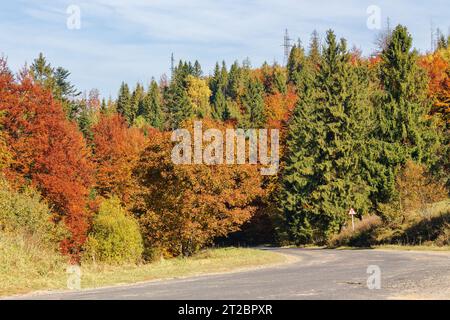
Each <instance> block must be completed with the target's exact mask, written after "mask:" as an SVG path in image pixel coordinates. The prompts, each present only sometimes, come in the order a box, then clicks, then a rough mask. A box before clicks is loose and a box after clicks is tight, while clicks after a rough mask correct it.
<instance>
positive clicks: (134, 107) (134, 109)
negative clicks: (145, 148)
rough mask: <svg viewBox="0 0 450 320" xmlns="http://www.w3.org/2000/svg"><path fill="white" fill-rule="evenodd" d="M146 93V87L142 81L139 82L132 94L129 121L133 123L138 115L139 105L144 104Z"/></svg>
mask: <svg viewBox="0 0 450 320" xmlns="http://www.w3.org/2000/svg"><path fill="white" fill-rule="evenodd" d="M144 95H145V92H144V87H143V86H142V85H141V84H140V83H137V84H136V88H135V89H134V90H133V93H132V95H131V109H130V113H129V115H128V116H127V121H128V123H130V124H132V123H133V122H134V120H135V119H136V117H137V116H138V112H139V105H141V104H142V101H143V99H144Z"/></svg>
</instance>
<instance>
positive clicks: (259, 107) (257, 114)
mask: <svg viewBox="0 0 450 320" xmlns="http://www.w3.org/2000/svg"><path fill="white" fill-rule="evenodd" d="M263 94H264V89H263V85H262V84H261V82H260V81H258V80H257V79H251V80H250V81H249V82H248V84H247V87H246V91H245V93H244V95H243V96H242V105H243V106H244V117H243V119H242V121H241V126H242V127H244V128H252V129H256V128H263V127H264V125H265V124H266V120H267V119H266V114H265V105H264V98H263Z"/></svg>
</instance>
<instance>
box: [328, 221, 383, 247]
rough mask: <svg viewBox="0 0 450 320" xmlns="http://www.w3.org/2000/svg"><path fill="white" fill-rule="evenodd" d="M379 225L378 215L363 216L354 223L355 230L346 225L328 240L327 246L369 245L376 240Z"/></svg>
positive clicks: (380, 223) (380, 222)
mask: <svg viewBox="0 0 450 320" xmlns="http://www.w3.org/2000/svg"><path fill="white" fill-rule="evenodd" d="M381 225H382V221H381V219H380V218H379V217H378V216H367V217H363V219H362V220H360V221H357V222H356V223H355V231H353V230H352V228H350V227H348V226H347V227H346V228H344V229H343V230H342V231H341V232H340V233H339V234H337V235H335V236H333V237H332V238H331V239H330V240H329V241H328V246H330V247H334V248H335V247H340V246H355V247H370V246H371V245H373V244H374V242H376V241H377V239H376V237H377V233H378V228H379V227H380V226H381Z"/></svg>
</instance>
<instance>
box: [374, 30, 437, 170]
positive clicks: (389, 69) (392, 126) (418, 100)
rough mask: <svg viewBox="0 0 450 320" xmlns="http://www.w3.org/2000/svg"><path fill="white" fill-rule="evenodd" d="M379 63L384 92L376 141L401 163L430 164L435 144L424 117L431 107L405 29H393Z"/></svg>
mask: <svg viewBox="0 0 450 320" xmlns="http://www.w3.org/2000/svg"><path fill="white" fill-rule="evenodd" d="M381 59H382V62H381V66H380V79H381V85H382V87H383V88H384V91H383V95H382V96H381V97H380V98H379V99H378V101H377V102H378V105H377V108H376V109H377V110H378V111H379V112H378V114H377V116H378V121H377V122H378V123H379V126H378V128H377V129H378V132H377V134H378V137H379V138H380V139H381V140H382V141H384V142H385V143H387V145H388V147H389V148H390V149H391V151H393V152H394V153H396V155H395V158H397V159H398V160H399V161H401V162H402V163H404V162H405V161H406V160H407V159H408V158H411V159H413V160H416V161H419V162H428V163H430V162H433V161H434V160H433V158H434V154H436V148H437V147H438V141H437V136H436V134H435V133H434V130H433V128H432V123H431V122H430V120H429V119H427V117H426V115H427V114H428V112H429V109H430V107H431V106H430V104H429V101H428V99H427V96H426V88H427V80H426V77H425V74H424V71H423V70H421V69H420V68H419V67H418V65H417V52H416V51H415V50H412V37H411V35H410V34H409V33H408V30H407V29H406V27H403V26H401V25H399V26H397V27H396V28H395V30H394V31H393V33H392V35H391V40H390V42H389V44H388V45H387V47H386V49H385V50H384V51H383V52H382V54H381ZM391 163H392V161H391Z"/></svg>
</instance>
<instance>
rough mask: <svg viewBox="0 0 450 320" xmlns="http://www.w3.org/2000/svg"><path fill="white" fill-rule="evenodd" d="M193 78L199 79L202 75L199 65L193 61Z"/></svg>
mask: <svg viewBox="0 0 450 320" xmlns="http://www.w3.org/2000/svg"><path fill="white" fill-rule="evenodd" d="M193 68H194V69H193V74H192V75H193V76H194V77H196V78H200V77H201V76H202V75H203V71H202V67H201V66H200V63H199V62H198V61H197V60H195V62H194V67H193Z"/></svg>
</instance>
